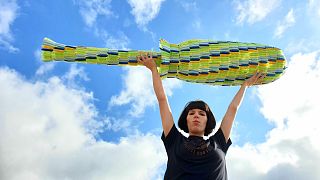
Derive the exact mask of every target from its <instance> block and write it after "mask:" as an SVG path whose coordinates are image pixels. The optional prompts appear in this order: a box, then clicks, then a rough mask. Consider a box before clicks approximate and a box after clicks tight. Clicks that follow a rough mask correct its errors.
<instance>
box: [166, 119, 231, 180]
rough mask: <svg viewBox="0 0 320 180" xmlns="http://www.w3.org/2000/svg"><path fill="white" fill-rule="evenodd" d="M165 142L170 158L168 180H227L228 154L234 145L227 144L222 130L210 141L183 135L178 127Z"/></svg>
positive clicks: (167, 171) (172, 130)
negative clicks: (226, 159) (226, 158)
mask: <svg viewBox="0 0 320 180" xmlns="http://www.w3.org/2000/svg"><path fill="white" fill-rule="evenodd" d="M161 139H162V141H163V143H164V146H165V149H166V151H167V155H168V162H167V170H166V172H165V175H164V179H165V180H167V179H168V180H175V179H179V180H180V179H182V180H189V179H196V180H206V179H210V180H220V179H221V180H227V179H228V176H227V169H226V161H225V155H226V153H227V151H228V148H229V146H230V145H231V140H230V139H228V142H227V143H226V141H225V137H224V135H223V132H222V130H221V128H219V130H218V131H217V132H216V133H215V134H214V135H213V136H211V137H210V138H209V139H208V140H204V139H203V138H202V137H198V136H189V137H188V138H186V137H185V136H183V135H182V134H181V133H180V132H179V131H178V129H177V128H176V126H175V125H173V126H172V128H171V130H170V132H169V134H168V135H167V137H165V136H164V133H162V136H161Z"/></svg>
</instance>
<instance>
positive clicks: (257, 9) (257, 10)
mask: <svg viewBox="0 0 320 180" xmlns="http://www.w3.org/2000/svg"><path fill="white" fill-rule="evenodd" d="M234 4H235V8H236V10H237V13H236V14H238V16H237V20H236V21H237V22H236V23H237V24H243V23H245V22H247V23H249V24H254V23H256V22H259V21H261V20H263V19H264V18H265V17H266V16H267V15H268V14H270V13H271V12H272V11H273V10H274V9H276V8H277V7H278V6H279V5H280V4H281V0H280V1H279V0H270V1H264V0H245V1H240V0H236V1H234Z"/></svg>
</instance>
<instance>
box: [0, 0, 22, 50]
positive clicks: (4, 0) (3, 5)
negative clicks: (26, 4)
mask: <svg viewBox="0 0 320 180" xmlns="http://www.w3.org/2000/svg"><path fill="white" fill-rule="evenodd" d="M18 9H19V6H18V5H17V3H16V1H15V0H1V1H0V49H5V50H8V51H9V52H17V51H18V50H19V49H18V48H16V47H14V46H13V45H12V44H11V43H12V41H13V40H14V38H13V36H12V33H11V30H10V26H11V25H12V24H13V22H14V20H15V19H16V18H17V13H18Z"/></svg>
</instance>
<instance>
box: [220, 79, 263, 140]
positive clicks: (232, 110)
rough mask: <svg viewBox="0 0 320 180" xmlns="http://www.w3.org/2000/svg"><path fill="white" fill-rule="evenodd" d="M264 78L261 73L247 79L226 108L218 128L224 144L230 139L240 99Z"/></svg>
mask: <svg viewBox="0 0 320 180" xmlns="http://www.w3.org/2000/svg"><path fill="white" fill-rule="evenodd" d="M265 76H266V74H264V75H263V74H262V73H255V74H254V75H253V76H252V77H251V78H249V79H247V80H246V81H245V82H244V83H243V84H242V85H241V87H240V89H239V91H238V92H237V94H236V95H235V96H234V98H233V99H232V101H231V103H230V105H229V107H228V110H227V112H226V114H225V115H224V117H223V119H222V122H221V126H220V128H221V130H222V132H223V135H224V137H225V139H226V142H227V141H228V139H229V137H230V133H231V128H232V124H233V121H234V119H235V117H236V114H237V111H238V109H239V107H240V105H241V102H242V99H243V96H244V94H245V92H246V89H247V87H249V86H252V85H254V84H259V83H260V82H261V81H262V80H263V78H265Z"/></svg>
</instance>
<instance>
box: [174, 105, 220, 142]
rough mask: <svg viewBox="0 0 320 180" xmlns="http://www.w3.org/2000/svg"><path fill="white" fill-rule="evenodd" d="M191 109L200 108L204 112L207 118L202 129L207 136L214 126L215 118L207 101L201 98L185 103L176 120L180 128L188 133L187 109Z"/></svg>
mask: <svg viewBox="0 0 320 180" xmlns="http://www.w3.org/2000/svg"><path fill="white" fill-rule="evenodd" d="M191 109H201V110H203V111H205V112H206V115H207V119H208V120H207V124H206V128H205V130H204V135H205V136H208V135H209V134H210V133H212V131H213V129H214V128H215V127H216V119H215V118H214V115H213V113H212V112H211V110H210V108H209V106H208V105H207V103H205V102H204V101H202V100H196V101H190V102H188V103H187V104H186V106H185V107H184V109H183V111H182V113H181V115H180V117H179V120H178V126H179V128H180V129H182V130H183V131H184V132H186V133H189V129H188V125H187V116H188V112H189V110H191Z"/></svg>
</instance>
